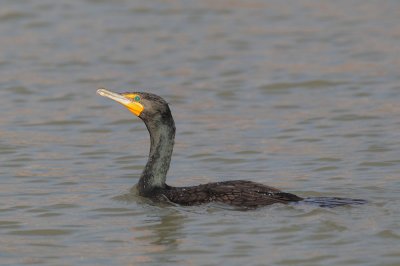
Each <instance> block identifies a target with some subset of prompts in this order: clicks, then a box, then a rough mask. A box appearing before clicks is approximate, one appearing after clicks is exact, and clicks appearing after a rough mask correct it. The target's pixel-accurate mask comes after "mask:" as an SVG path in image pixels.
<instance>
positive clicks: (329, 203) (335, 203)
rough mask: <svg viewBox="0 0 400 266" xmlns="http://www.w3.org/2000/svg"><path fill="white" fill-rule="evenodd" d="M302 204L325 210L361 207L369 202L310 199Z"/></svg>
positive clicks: (341, 199)
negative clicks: (352, 206)
mask: <svg viewBox="0 0 400 266" xmlns="http://www.w3.org/2000/svg"><path fill="white" fill-rule="evenodd" d="M301 202H302V203H303V202H304V203H307V204H313V205H317V206H320V207H324V208H334V207H339V206H346V205H361V204H366V203H367V201H366V200H363V199H348V198H336V197H309V198H305V199H304V200H302V201H301Z"/></svg>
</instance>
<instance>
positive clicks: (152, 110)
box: [97, 88, 171, 121]
mask: <svg viewBox="0 0 400 266" xmlns="http://www.w3.org/2000/svg"><path fill="white" fill-rule="evenodd" d="M97 93H98V94H99V95H101V96H104V97H107V98H110V99H112V100H114V101H116V102H118V103H120V104H122V105H123V106H125V107H126V108H128V110H129V111H131V112H132V113H133V114H134V115H136V116H137V117H139V118H141V119H142V120H144V121H146V120H154V119H156V118H159V119H162V118H163V116H164V115H170V114H171V112H170V109H169V107H168V104H167V102H166V101H165V100H164V99H163V98H161V97H160V96H158V95H155V94H152V93H147V92H124V93H115V92H112V91H109V90H106V89H103V88H101V89H98V90H97Z"/></svg>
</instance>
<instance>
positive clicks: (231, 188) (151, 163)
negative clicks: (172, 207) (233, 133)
mask: <svg viewBox="0 0 400 266" xmlns="http://www.w3.org/2000/svg"><path fill="white" fill-rule="evenodd" d="M97 93H98V94H100V95H101V96H105V97H108V98H110V99H112V100H115V101H117V102H119V103H121V104H122V105H124V106H125V107H126V108H128V109H129V110H130V111H131V112H132V113H133V114H135V115H136V116H138V117H139V118H140V119H142V120H143V122H144V123H145V125H146V127H147V130H148V131H149V134H150V152H149V158H148V161H147V163H146V166H145V167H144V170H143V172H142V174H141V177H140V179H139V182H138V184H137V186H136V188H137V190H138V193H139V195H141V196H143V197H147V198H150V199H153V200H158V201H169V202H173V203H176V204H180V205H186V206H190V205H198V204H202V203H208V202H220V203H225V204H229V205H231V206H236V207H245V208H256V207H259V206H266V205H270V204H273V203H283V204H287V203H291V202H299V201H303V200H307V201H308V202H312V201H313V200H312V199H311V198H306V199H303V198H301V197H299V196H296V195H294V194H291V193H286V192H282V191H280V190H279V189H276V188H273V187H270V186H266V185H263V184H260V183H256V182H252V181H245V180H233V181H224V182H212V183H207V184H202V185H198V186H191V187H172V186H169V185H167V184H166V176H167V172H168V169H169V166H170V162H171V156H172V151H173V146H174V139H175V123H174V119H173V117H172V114H171V110H170V109H169V106H168V104H167V102H166V101H165V100H164V99H163V98H161V97H160V96H158V95H155V94H151V93H145V92H127V93H114V92H111V91H108V90H106V89H99V90H98V91H97ZM315 199H317V200H316V202H318V203H317V204H319V205H322V203H325V204H326V205H327V206H341V205H347V204H359V203H364V201H363V200H352V199H340V198H322V197H321V198H315Z"/></svg>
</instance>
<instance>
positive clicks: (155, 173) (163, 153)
mask: <svg viewBox="0 0 400 266" xmlns="http://www.w3.org/2000/svg"><path fill="white" fill-rule="evenodd" d="M145 124H146V127H147V129H148V131H149V133H150V153H149V159H148V161H147V164H146V166H145V168H144V170H143V173H142V175H141V177H140V180H139V183H138V189H139V193H140V194H141V195H146V194H149V193H151V192H152V191H153V190H154V189H158V188H164V187H165V180H166V177H167V172H168V169H169V165H170V162H171V156H172V150H173V147H174V138H175V123H174V120H173V118H172V116H171V115H169V116H167V117H165V116H164V117H163V118H162V119H157V120H151V121H150V122H146V121H145Z"/></svg>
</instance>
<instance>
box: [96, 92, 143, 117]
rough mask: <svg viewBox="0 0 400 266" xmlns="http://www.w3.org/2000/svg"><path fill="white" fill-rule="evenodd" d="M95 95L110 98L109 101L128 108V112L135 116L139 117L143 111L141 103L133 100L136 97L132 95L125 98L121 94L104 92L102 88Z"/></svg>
mask: <svg viewBox="0 0 400 266" xmlns="http://www.w3.org/2000/svg"><path fill="white" fill-rule="evenodd" d="M97 93H98V94H99V95H101V96H104V97H107V98H110V99H111V100H114V101H116V102H119V103H120V104H122V105H123V106H125V107H126V108H128V109H129V111H131V112H132V113H134V114H135V115H136V116H139V115H140V114H141V113H142V111H143V110H144V107H143V105H142V104H141V103H139V102H136V101H134V100H133V99H134V98H135V96H136V95H134V94H130V95H129V97H126V96H124V95H122V94H119V93H115V92H112V91H109V90H106V89H104V88H101V89H98V90H97ZM131 97H132V98H131Z"/></svg>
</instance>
